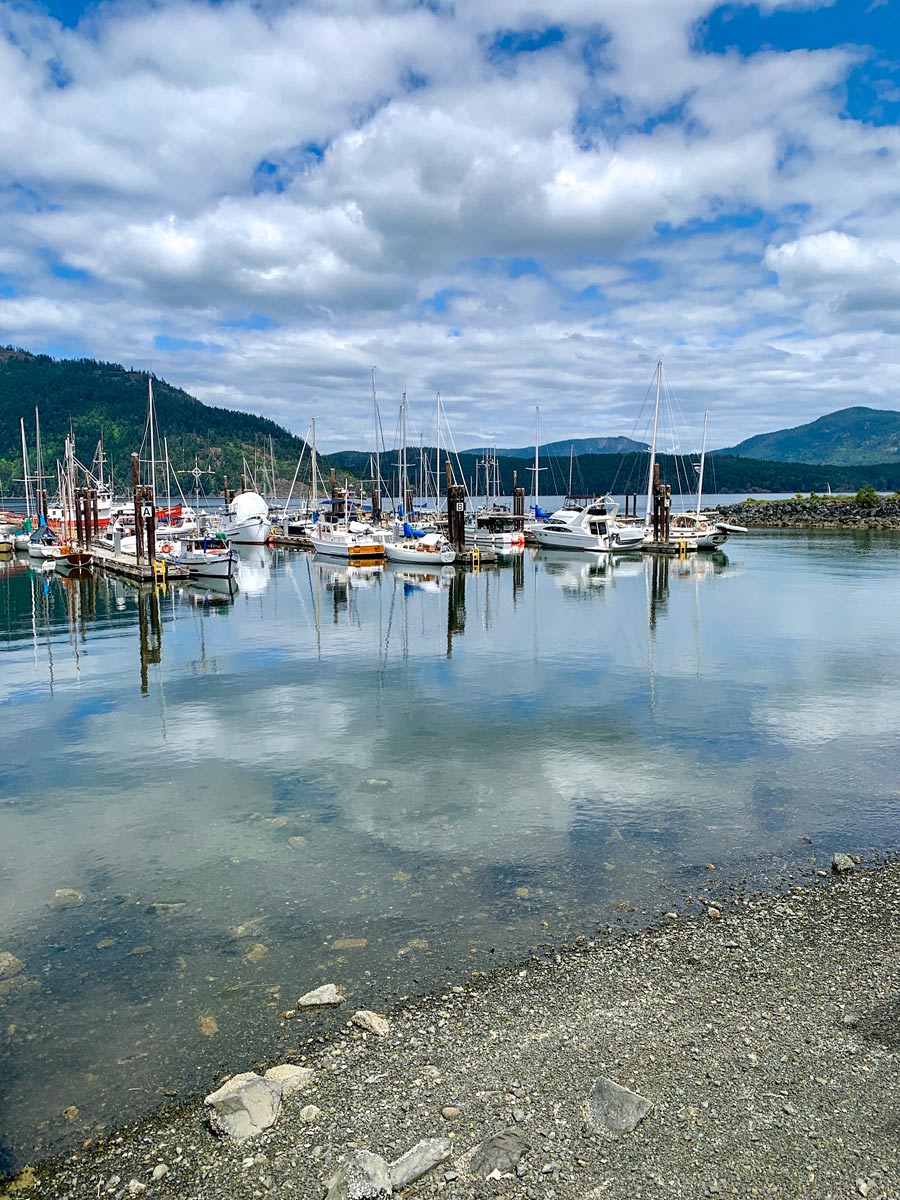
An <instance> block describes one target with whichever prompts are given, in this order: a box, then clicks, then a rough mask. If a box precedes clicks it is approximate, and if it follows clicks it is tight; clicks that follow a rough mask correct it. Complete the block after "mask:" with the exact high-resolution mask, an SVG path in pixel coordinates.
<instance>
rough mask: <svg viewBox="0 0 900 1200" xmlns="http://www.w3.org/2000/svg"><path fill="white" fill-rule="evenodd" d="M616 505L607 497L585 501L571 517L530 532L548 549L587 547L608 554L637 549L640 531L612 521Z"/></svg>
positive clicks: (616, 508) (617, 508)
mask: <svg viewBox="0 0 900 1200" xmlns="http://www.w3.org/2000/svg"><path fill="white" fill-rule="evenodd" d="M618 511H619V505H618V504H617V502H616V501H615V500H613V498H612V497H611V496H604V497H603V498H602V499H600V500H597V501H595V502H594V503H592V504H588V505H587V506H586V507H585V508H584V509H583V510H582V512H581V513H580V514H578V515H577V516H576V517H575V518H574V519H572V520H550V521H547V522H545V523H544V524H542V525H541V526H539V527H538V528H536V529H535V530H534V531H533V533H534V537H535V539H536V541H537V543H538V545H540V546H542V547H546V548H547V549H552V550H579V551H581V550H589V551H594V552H595V553H596V552H603V553H612V552H614V551H616V550H639V549H640V548H641V545H642V544H643V541H644V530H643V529H639V528H635V527H633V526H628V525H620V524H619V522H618V521H617V520H616V516H617V514H618Z"/></svg>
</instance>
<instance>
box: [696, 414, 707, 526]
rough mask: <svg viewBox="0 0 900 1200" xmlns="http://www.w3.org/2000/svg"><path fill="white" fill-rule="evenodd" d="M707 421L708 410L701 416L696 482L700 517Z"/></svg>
mask: <svg viewBox="0 0 900 1200" xmlns="http://www.w3.org/2000/svg"><path fill="white" fill-rule="evenodd" d="M708 421H709V409H707V410H706V412H705V413H704V414H703V449H702V450H701V452H700V478H699V479H698V480H697V516H698V517H699V516H700V506H701V504H702V502H703V468H704V467H705V466H706V426H707V423H708Z"/></svg>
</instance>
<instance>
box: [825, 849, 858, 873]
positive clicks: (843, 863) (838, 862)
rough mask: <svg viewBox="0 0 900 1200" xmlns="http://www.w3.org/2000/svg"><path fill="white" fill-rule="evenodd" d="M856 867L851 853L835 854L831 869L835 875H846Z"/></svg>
mask: <svg viewBox="0 0 900 1200" xmlns="http://www.w3.org/2000/svg"><path fill="white" fill-rule="evenodd" d="M855 867H856V863H855V862H854V861H853V859H852V858H851V857H850V855H849V854H835V855H834V856H833V858H832V860H831V869H832V871H834V873H835V875H846V874H848V873H849V872H850V871H852V870H854V869H855Z"/></svg>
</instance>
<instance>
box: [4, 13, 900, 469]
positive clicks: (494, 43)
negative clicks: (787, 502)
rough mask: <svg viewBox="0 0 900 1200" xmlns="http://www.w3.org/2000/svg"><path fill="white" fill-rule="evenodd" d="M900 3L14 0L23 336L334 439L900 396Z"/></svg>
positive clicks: (767, 425) (12, 288)
mask: <svg viewBox="0 0 900 1200" xmlns="http://www.w3.org/2000/svg"><path fill="white" fill-rule="evenodd" d="M897 9H898V4H897V0H834V2H833V3H829V2H828V0H757V2H756V3H754V4H750V3H744V2H742V0H735V2H733V3H729V4H726V5H720V6H715V5H710V4H709V3H707V2H706V0H629V2H628V3H623V2H622V0H552V2H551V0H481V2H476V0H456V2H454V3H451V2H449V0H448V2H446V3H445V2H444V0H422V2H421V3H414V2H411V0H410V2H407V0H343V2H342V3H340V4H338V3H327V2H326V0H321V2H319V3H315V2H310V3H302V2H301V3H282V2H279V0H273V2H272V3H269V2H268V0H259V2H257V3H248V2H247V0H234V2H225V3H205V2H194V3H190V2H184V0H158V2H156V3H152V4H149V3H146V2H144V0H134V2H127V3H122V2H116V3H106V4H103V3H101V4H82V3H79V2H78V0H47V2H46V3H44V4H24V3H19V2H18V0H16V2H13V3H10V2H9V0H6V2H2V0H0V35H2V36H0V104H2V112H3V115H2V119H0V206H2V208H0V220H2V225H3V233H4V236H3V237H2V239H0V342H4V343H6V342H9V343H13V344H15V345H21V346H24V347H25V348H26V349H31V350H35V351H45V352H49V353H52V354H56V355H81V354H87V355H92V356H96V357H99V358H104V359H110V360H113V361H120V362H123V363H126V364H128V365H131V364H133V365H135V366H139V367H145V368H146V367H149V368H152V369H153V370H154V371H155V372H156V373H157V374H158V375H161V376H163V377H165V378H167V379H169V380H170V381H171V382H173V383H175V384H178V385H180V386H182V387H185V388H186V389H187V390H188V391H191V392H193V393H194V394H195V395H197V396H199V397H200V398H201V399H203V400H205V401H207V402H209V403H217V404H223V405H226V406H229V407H239V408H245V409H248V410H250V411H254V412H259V413H262V414H265V415H267V416H272V417H274V418H275V419H276V420H279V421H281V422H282V423H284V424H286V425H287V426H289V427H290V428H292V429H294V430H295V431H297V432H301V433H302V432H304V431H305V430H306V428H307V425H308V422H309V418H310V417H311V416H312V415H314V414H315V415H317V417H318V418H319V427H320V435H321V440H322V442H323V443H324V444H325V446H326V447H329V448H334V449H337V448H342V447H365V446H366V445H368V444H369V441H370V440H371V433H370V430H371V416H370V412H369V409H370V405H371V378H370V373H371V368H372V367H373V366H375V367H376V368H377V374H376V378H377V382H378V390H379V396H380V400H381V404H382V408H383V412H384V417H383V424H384V427H385V432H386V436H387V439H388V442H389V443H390V441H391V438H392V433H393V428H394V413H395V411H396V406H397V404H398V403H399V399H400V395H401V392H402V390H403V389H404V388H406V389H407V390H408V392H409V397H410V402H411V408H412V412H413V425H414V427H415V428H416V429H419V428H422V427H425V428H426V430H427V428H428V427H429V426H430V422H431V421H432V419H433V411H434V395H435V392H436V391H438V390H440V392H441V393H442V395H443V398H444V403H445V405H446V409H447V413H448V416H449V418H450V421H451V424H452V427H453V430H454V434H455V436H456V440H457V444H458V445H460V446H462V445H468V444H472V443H473V442H480V441H483V440H487V439H496V441H497V442H498V443H499V444H504V443H505V444H519V443H526V442H528V441H529V440H530V439H531V438H532V437H533V429H534V407H535V405H539V406H540V409H541V419H542V424H543V427H544V431H545V432H546V436H547V437H548V438H549V439H556V438H567V437H569V436H573V437H574V436H582V435H592V434H599V435H603V434H622V433H624V434H628V433H631V432H632V431H635V432H640V431H641V430H640V429H639V428H637V427H636V421H637V418H638V412H639V410H640V407H641V402H642V400H643V397H644V394H645V391H646V388H647V385H648V383H649V381H650V378H651V376H652V373H653V367H654V363H655V361H656V358H657V357H658V356H659V355H662V356H663V358H664V360H665V363H666V369H667V372H668V376H669V379H670V382H671V385H672V388H673V390H674V393H675V395H676V396H677V398H678V402H679V405H680V407H681V409H682V410H683V412H684V414H685V418H686V420H687V422H688V423H689V424H691V425H694V426H696V427H698V428H699V425H700V424H701V423H702V413H703V411H704V409H706V408H709V409H710V410H711V414H710V438H711V442H712V443H713V444H716V445H725V444H730V443H733V442H734V441H737V440H739V439H740V438H742V437H745V436H748V435H750V434H752V433H758V432H762V431H765V430H768V429H773V428H780V427H783V426H785V425H790V424H798V423H800V422H802V421H805V420H809V419H812V418H813V417H815V416H818V415H821V414H822V413H825V412H829V411H832V410H833V409H835V408H840V407H844V406H846V405H848V404H859V403H861V404H870V405H873V406H875V407H883V408H891V407H898V408H900V395H898V383H900V353H898V352H900V233H898V209H900V170H898V166H900V162H898V160H900V137H898V126H897V122H898V119H900V14H898V11H897Z"/></svg>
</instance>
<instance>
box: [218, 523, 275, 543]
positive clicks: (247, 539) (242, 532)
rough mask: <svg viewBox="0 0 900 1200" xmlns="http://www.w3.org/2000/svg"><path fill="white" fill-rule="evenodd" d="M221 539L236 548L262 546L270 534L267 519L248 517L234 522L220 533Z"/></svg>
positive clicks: (270, 530) (270, 529)
mask: <svg viewBox="0 0 900 1200" xmlns="http://www.w3.org/2000/svg"><path fill="white" fill-rule="evenodd" d="M221 532H222V535H223V537H224V538H225V539H226V540H227V541H229V542H233V543H234V544H235V545H237V546H264V545H265V544H266V542H267V541H268V540H269V538H270V536H271V534H272V526H271V525H270V523H269V519H268V517H248V518H247V519H246V520H245V521H235V522H234V523H233V524H231V525H226V526H225V528H224V529H223V530H222V531H221Z"/></svg>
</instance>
